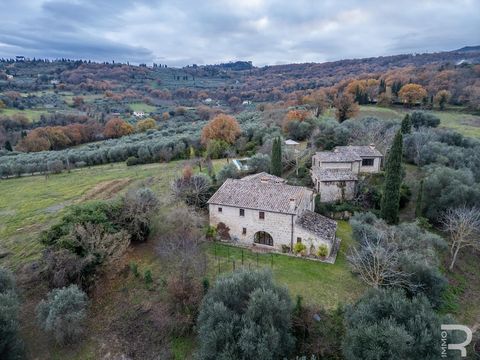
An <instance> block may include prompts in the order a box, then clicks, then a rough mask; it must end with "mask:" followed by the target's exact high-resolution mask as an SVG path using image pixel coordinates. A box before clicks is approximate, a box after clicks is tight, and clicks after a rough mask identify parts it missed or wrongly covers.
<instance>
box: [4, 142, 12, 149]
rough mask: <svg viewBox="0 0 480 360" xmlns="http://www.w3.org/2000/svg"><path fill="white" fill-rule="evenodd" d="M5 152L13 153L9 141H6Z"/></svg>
mask: <svg viewBox="0 0 480 360" xmlns="http://www.w3.org/2000/svg"><path fill="white" fill-rule="evenodd" d="M5 150H8V151H13V148H12V144H11V143H10V141H8V140H7V141H5Z"/></svg>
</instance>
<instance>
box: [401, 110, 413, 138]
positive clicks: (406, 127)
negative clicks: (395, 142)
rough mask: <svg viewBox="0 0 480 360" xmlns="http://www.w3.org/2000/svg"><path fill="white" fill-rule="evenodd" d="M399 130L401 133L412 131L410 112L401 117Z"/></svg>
mask: <svg viewBox="0 0 480 360" xmlns="http://www.w3.org/2000/svg"><path fill="white" fill-rule="evenodd" d="M401 131H402V134H410V133H411V132H412V120H411V119H410V114H407V115H405V117H404V118H403V120H402V127H401Z"/></svg>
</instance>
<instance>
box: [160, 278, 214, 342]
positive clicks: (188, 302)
mask: <svg viewBox="0 0 480 360" xmlns="http://www.w3.org/2000/svg"><path fill="white" fill-rule="evenodd" d="M208 286H209V283H208V279H207V278H204V279H203V282H200V281H199V280H198V279H197V278H195V277H193V276H190V275H187V274H180V275H174V276H171V277H170V278H169V279H168V281H167V293H168V301H169V307H170V309H171V311H172V313H173V314H174V317H175V325H176V326H175V333H176V334H177V335H186V334H188V333H191V332H192V330H193V326H194V325H195V321H196V319H197V316H198V310H199V307H200V303H201V301H202V298H203V295H204V293H206V292H207V290H208Z"/></svg>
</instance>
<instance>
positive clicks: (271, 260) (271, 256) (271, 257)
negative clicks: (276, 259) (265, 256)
mask: <svg viewBox="0 0 480 360" xmlns="http://www.w3.org/2000/svg"><path fill="white" fill-rule="evenodd" d="M270 266H271V268H272V269H273V254H270Z"/></svg>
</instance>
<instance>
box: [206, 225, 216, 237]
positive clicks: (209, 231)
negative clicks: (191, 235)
mask: <svg viewBox="0 0 480 360" xmlns="http://www.w3.org/2000/svg"><path fill="white" fill-rule="evenodd" d="M216 236H217V228H216V227H215V226H212V225H208V226H207V228H206V229H205V237H206V238H207V239H215V237H216Z"/></svg>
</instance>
